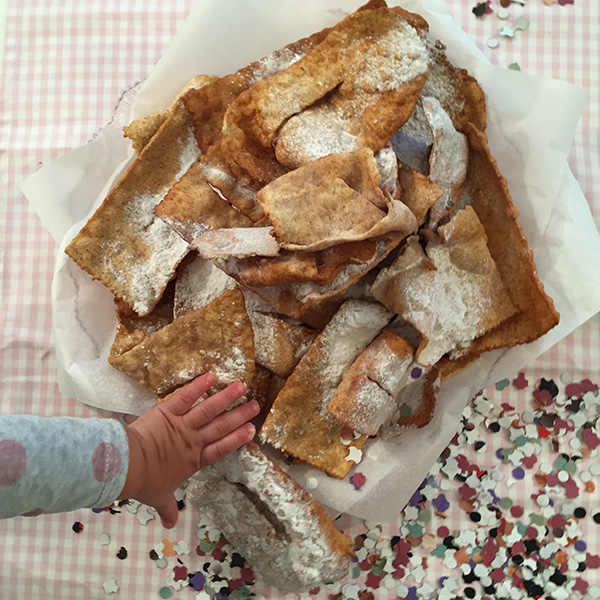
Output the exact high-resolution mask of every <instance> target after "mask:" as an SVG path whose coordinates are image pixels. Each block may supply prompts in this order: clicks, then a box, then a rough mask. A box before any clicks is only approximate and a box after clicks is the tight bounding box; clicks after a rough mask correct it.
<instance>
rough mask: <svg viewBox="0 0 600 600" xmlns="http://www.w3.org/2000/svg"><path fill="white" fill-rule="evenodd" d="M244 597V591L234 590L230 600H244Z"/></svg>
mask: <svg viewBox="0 0 600 600" xmlns="http://www.w3.org/2000/svg"><path fill="white" fill-rule="evenodd" d="M243 597H244V594H243V593H242V591H241V590H240V589H239V588H238V589H237V590H233V591H232V592H231V593H230V594H229V600H242V598H243Z"/></svg>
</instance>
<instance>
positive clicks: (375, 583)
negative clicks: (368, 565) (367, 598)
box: [365, 573, 381, 590]
mask: <svg viewBox="0 0 600 600" xmlns="http://www.w3.org/2000/svg"><path fill="white" fill-rule="evenodd" d="M365 583H366V585H367V587H370V588H371V589H372V590H376V589H377V588H379V584H380V583H381V577H377V575H373V573H369V574H368V575H367V580H366V582H365Z"/></svg>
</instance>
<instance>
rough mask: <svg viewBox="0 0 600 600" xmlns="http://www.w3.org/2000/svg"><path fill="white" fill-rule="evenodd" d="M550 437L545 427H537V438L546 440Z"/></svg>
mask: <svg viewBox="0 0 600 600" xmlns="http://www.w3.org/2000/svg"><path fill="white" fill-rule="evenodd" d="M549 435H550V432H549V431H548V430H547V429H546V428H545V427H542V426H540V427H538V436H539V437H541V438H547V437H548V436H549Z"/></svg>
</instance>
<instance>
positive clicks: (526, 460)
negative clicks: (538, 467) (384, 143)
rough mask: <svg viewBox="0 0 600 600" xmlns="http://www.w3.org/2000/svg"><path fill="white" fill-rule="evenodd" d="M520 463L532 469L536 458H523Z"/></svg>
mask: <svg viewBox="0 0 600 600" xmlns="http://www.w3.org/2000/svg"><path fill="white" fill-rule="evenodd" d="M521 462H522V463H523V464H524V465H525V466H526V467H527V468H528V469H533V467H534V466H535V463H536V462H537V456H524V457H523V458H522V459H521Z"/></svg>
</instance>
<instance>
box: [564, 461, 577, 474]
mask: <svg viewBox="0 0 600 600" xmlns="http://www.w3.org/2000/svg"><path fill="white" fill-rule="evenodd" d="M564 470H565V471H566V472H567V473H568V474H569V475H575V473H577V464H576V463H574V462H573V461H569V462H568V463H567V464H566V465H565V469H564Z"/></svg>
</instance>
